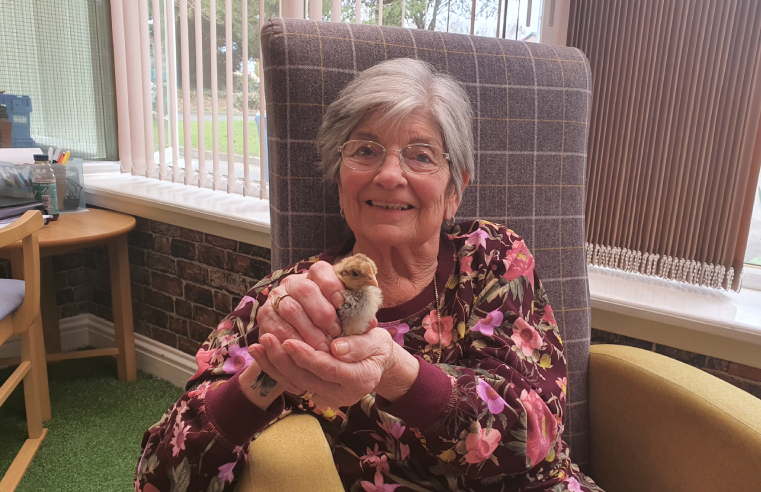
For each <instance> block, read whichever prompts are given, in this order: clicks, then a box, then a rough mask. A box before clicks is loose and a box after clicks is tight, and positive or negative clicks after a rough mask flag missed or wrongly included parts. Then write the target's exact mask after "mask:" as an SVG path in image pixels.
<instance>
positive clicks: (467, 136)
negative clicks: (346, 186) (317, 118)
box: [317, 58, 473, 197]
mask: <svg viewBox="0 0 761 492" xmlns="http://www.w3.org/2000/svg"><path fill="white" fill-rule="evenodd" d="M416 109H423V110H425V111H427V112H428V113H429V114H430V116H431V118H432V119H433V121H434V122H435V124H436V125H437V126H438V129H439V131H440V132H441V135H442V137H443V138H444V142H443V144H444V152H448V153H449V171H450V182H449V187H448V189H451V190H452V191H454V192H455V193H457V196H458V197H461V196H462V188H463V179H462V175H463V173H465V174H467V175H468V176H473V128H472V124H473V123H472V120H473V109H472V108H471V106H470V100H469V98H468V94H467V93H466V92H465V89H463V87H462V86H461V85H460V84H459V82H457V80H455V79H454V78H453V77H451V76H450V75H448V74H444V73H440V72H437V71H436V69H435V68H433V66H432V65H431V64H429V63H426V62H424V61H420V60H413V59H411V58H397V59H393V60H387V61H384V62H382V63H379V64H377V65H375V66H373V67H370V68H368V69H367V70H364V71H363V72H361V73H360V74H359V75H358V76H357V78H355V79H354V80H352V81H351V82H350V83H349V85H347V86H346V87H344V89H343V90H342V91H341V93H340V94H339V95H338V99H336V100H335V101H334V102H333V103H332V104H331V105H330V106H328V110H327V111H326V112H325V115H324V116H323V118H322V127H321V128H320V132H319V134H318V135H317V147H318V149H319V151H320V153H321V155H322V162H321V167H322V170H323V173H324V175H325V179H326V180H328V181H333V182H335V183H338V182H339V180H340V171H341V155H340V153H339V152H338V151H337V150H336V148H337V147H338V146H339V145H341V144H343V143H344V142H346V141H347V140H349V135H351V132H352V131H353V130H354V128H356V126H357V125H358V124H359V122H360V120H362V118H364V117H365V116H366V115H367V114H368V113H369V112H371V111H376V110H377V111H378V118H379V123H380V124H383V123H384V122H385V121H386V120H388V119H391V120H393V121H402V120H403V119H405V118H406V117H407V116H409V115H410V114H411V113H412V112H413V111H415V110H416Z"/></svg>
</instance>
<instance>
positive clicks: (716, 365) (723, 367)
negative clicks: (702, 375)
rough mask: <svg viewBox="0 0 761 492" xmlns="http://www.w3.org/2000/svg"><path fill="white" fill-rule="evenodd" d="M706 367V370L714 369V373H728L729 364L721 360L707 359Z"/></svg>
mask: <svg viewBox="0 0 761 492" xmlns="http://www.w3.org/2000/svg"><path fill="white" fill-rule="evenodd" d="M706 367H707V368H708V369H714V370H716V371H721V372H727V371H729V362H728V361H726V360H722V359H715V358H713V357H708V358H707V359H706Z"/></svg>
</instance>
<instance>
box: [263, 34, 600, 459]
mask: <svg viewBox="0 0 761 492" xmlns="http://www.w3.org/2000/svg"><path fill="white" fill-rule="evenodd" d="M262 51H263V56H264V82H265V95H266V104H267V111H268V113H267V132H268V136H267V140H268V148H269V163H270V196H271V201H270V205H271V208H270V210H271V212H270V213H271V225H272V267H273V268H281V267H283V266H285V265H288V264H290V263H293V262H296V261H298V260H301V259H304V258H308V257H309V256H311V255H314V254H316V253H318V252H320V251H323V250H325V249H328V248H330V247H332V246H334V245H336V244H338V243H339V242H340V241H341V240H342V239H343V238H344V237H345V234H346V230H345V225H344V223H343V221H342V219H341V218H340V216H339V207H338V193H337V190H336V188H335V187H334V186H331V185H325V184H324V183H323V178H322V174H321V171H320V169H319V167H318V163H319V161H320V156H319V153H318V150H317V148H316V145H315V138H316V136H317V132H318V130H319V128H320V123H321V121H322V115H323V113H324V112H325V110H326V108H327V106H328V105H329V104H330V103H331V102H333V101H334V100H335V99H336V97H337V95H338V93H339V92H340V90H341V89H342V88H343V87H344V86H345V85H346V84H347V83H348V82H349V81H351V80H352V79H353V78H354V77H355V76H356V75H357V74H358V73H359V72H361V71H362V70H364V69H366V68H368V67H370V66H373V65H375V64H377V63H379V62H382V61H384V60H387V59H392V58H403V57H408V58H417V59H421V60H425V61H427V62H430V63H431V64H432V65H433V66H434V67H435V68H436V69H438V70H440V71H443V72H447V73H449V74H451V75H452V76H454V77H455V78H457V79H458V80H459V81H460V82H461V83H462V84H463V86H464V87H465V89H466V91H467V93H468V95H469V96H470V100H471V103H472V104H473V110H474V114H475V119H474V120H473V135H474V139H475V175H474V176H472V177H471V181H470V185H469V186H468V187H467V188H466V190H465V193H464V195H463V199H462V204H461V206H460V208H459V210H458V213H457V220H458V221H461V220H472V219H485V220H489V221H493V222H498V223H501V224H505V225H507V226H508V227H510V228H511V229H513V230H515V231H516V232H517V233H518V234H520V235H521V236H522V237H523V238H524V239H525V240H526V243H527V244H528V246H529V248H530V249H531V250H532V251H533V253H534V256H535V259H536V264H537V268H538V271H539V274H540V277H541V278H542V281H543V284H544V286H545V288H546V290H547V292H548V295H549V297H550V302H551V303H552V306H553V312H554V313H555V317H556V318H557V321H558V325H559V327H560V330H561V335H562V337H563V341H564V344H565V349H566V355H567V357H568V363H569V364H568V372H569V376H568V377H569V384H568V388H569V395H568V407H567V415H566V428H565V432H564V434H563V437H564V439H565V440H566V441H567V442H568V443H569V445H570V446H571V450H572V453H573V454H572V457H573V460H574V461H575V462H576V463H578V464H579V465H580V466H582V467H583V466H584V465H585V464H586V462H587V461H588V458H587V456H588V442H587V441H588V439H587V437H588V433H587V387H586V378H587V365H588V359H589V337H590V324H589V323H590V320H589V315H590V311H589V290H588V285H587V272H586V262H585V254H584V175H585V170H586V152H587V135H588V131H589V113H590V103H591V88H592V80H591V72H590V69H589V63H588V61H587V59H586V58H585V57H584V55H583V54H582V53H581V51H579V50H578V49H575V48H565V47H554V46H548V45H542V44H536V43H526V42H520V41H508V40H502V39H495V38H486V37H477V36H466V35H461V34H450V33H441V32H431V31H425V30H417V29H402V28H394V27H378V26H372V25H357V24H345V23H328V22H314V21H305V20H296V19H272V20H270V21H269V22H268V23H267V24H266V25H265V26H264V29H263V31H262Z"/></svg>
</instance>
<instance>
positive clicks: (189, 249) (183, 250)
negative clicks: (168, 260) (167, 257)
mask: <svg viewBox="0 0 761 492" xmlns="http://www.w3.org/2000/svg"><path fill="white" fill-rule="evenodd" d="M172 256H175V257H177V258H185V259H188V260H193V261H195V260H196V257H197V255H196V244H195V243H191V242H190V241H185V240H183V239H172Z"/></svg>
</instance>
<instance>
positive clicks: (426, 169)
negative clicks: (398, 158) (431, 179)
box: [402, 144, 444, 174]
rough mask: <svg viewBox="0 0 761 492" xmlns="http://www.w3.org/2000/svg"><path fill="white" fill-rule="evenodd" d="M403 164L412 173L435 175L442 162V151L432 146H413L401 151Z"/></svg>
mask: <svg viewBox="0 0 761 492" xmlns="http://www.w3.org/2000/svg"><path fill="white" fill-rule="evenodd" d="M402 156H403V157H404V163H405V164H406V165H407V167H409V168H410V171H412V172H414V173H421V174H428V173H435V172H436V171H437V170H438V169H439V166H441V164H442V163H443V162H444V153H443V151H442V150H441V149H440V148H438V147H434V146H432V145H425V144H414V145H408V146H407V147H404V148H403V149H402Z"/></svg>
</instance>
